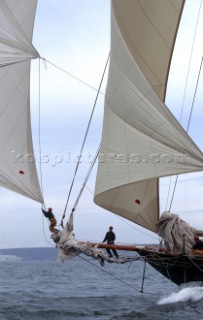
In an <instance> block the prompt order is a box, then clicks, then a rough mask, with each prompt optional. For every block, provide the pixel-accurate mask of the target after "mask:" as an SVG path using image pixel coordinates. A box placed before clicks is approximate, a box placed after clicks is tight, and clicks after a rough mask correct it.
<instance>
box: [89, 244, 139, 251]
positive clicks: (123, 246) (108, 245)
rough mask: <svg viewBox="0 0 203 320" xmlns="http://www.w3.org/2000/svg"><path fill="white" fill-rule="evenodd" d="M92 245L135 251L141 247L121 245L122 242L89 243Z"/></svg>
mask: <svg viewBox="0 0 203 320" xmlns="http://www.w3.org/2000/svg"><path fill="white" fill-rule="evenodd" d="M89 244H90V245H91V246H92V247H96V248H101V249H116V250H124V251H137V250H139V249H141V246H135V245H125V244H124V245H123V244H106V243H94V242H90V243H89Z"/></svg>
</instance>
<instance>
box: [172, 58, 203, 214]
mask: <svg viewBox="0 0 203 320" xmlns="http://www.w3.org/2000/svg"><path fill="white" fill-rule="evenodd" d="M202 64H203V56H202V59H201V63H200V68H199V73H198V77H197V82H196V86H195V92H194V95H193V100H192V106H191V109H190V115H189V119H188V124H187V129H186V132H188V131H189V128H190V123H191V119H192V113H193V110H194V104H195V98H196V95H197V89H198V85H199V79H200V75H201V71H202ZM177 182H178V175H177V176H176V180H175V185H174V189H173V194H172V198H171V203H170V207H169V211H170V210H171V206H172V203H173V199H174V195H175V190H176V186H177Z"/></svg>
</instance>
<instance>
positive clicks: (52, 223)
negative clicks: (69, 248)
mask: <svg viewBox="0 0 203 320" xmlns="http://www.w3.org/2000/svg"><path fill="white" fill-rule="evenodd" d="M42 212H43V214H44V216H45V217H46V218H48V219H49V221H50V226H49V230H50V231H51V232H52V233H55V234H56V233H58V232H59V230H58V229H56V228H55V226H56V224H57V221H56V218H55V216H54V214H53V212H52V208H48V211H46V210H44V209H43V208H42Z"/></svg>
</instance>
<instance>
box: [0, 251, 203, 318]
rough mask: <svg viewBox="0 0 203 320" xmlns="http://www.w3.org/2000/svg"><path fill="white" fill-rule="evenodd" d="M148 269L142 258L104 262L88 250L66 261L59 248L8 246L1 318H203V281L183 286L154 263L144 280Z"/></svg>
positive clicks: (0, 276)
mask: <svg viewBox="0 0 203 320" xmlns="http://www.w3.org/2000/svg"><path fill="white" fill-rule="evenodd" d="M1 253H2V251H0V254H1ZM142 274H143V263H142V262H135V263H134V262H133V263H131V264H122V265H118V264H106V265H105V266H104V267H103V268H101V267H100V265H99V263H98V262H97V261H94V260H91V259H89V258H88V259H87V258H86V257H84V256H81V257H76V258H74V259H71V260H68V261H66V262H65V263H60V262H58V261H57V252H56V251H55V249H54V248H41V249H21V250H20V249H18V250H13V251H12V250H11V251H7V252H5V251H4V252H3V255H2V256H1V258H0V320H22V319H25V320H41V319H49V320H62V319H63V320H65V319H67V320H72V319H83V320H92V319H101V320H110V319H111V320H115V319H119V320H124V319H125V320H126V319H129V320H130V319H131V320H132V319H140V320H141V319H145V320H148V319H150V320H152V319H153V320H156V319H157V320H158V319H160V320H161V319H163V320H165V319H167V320H169V319H170V320H171V319H180V320H183V319H184V320H186V319H187V320H190V319H192V320H200V319H202V320H203V287H201V286H200V285H198V284H188V285H184V286H182V287H177V286H176V285H174V284H172V283H171V282H170V281H168V280H167V279H165V278H164V277H163V276H162V275H160V274H159V273H157V272H156V271H154V270H153V269H152V268H151V267H149V266H147V268H146V273H145V281H144V284H143V283H142ZM142 285H143V290H141V289H142ZM140 291H143V293H141V292H140Z"/></svg>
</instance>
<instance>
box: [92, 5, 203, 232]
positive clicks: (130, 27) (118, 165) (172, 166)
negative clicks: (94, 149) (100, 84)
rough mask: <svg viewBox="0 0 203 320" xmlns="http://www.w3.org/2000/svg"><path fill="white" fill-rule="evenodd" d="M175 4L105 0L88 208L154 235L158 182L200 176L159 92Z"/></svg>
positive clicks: (199, 164) (198, 157) (201, 166)
mask: <svg viewBox="0 0 203 320" xmlns="http://www.w3.org/2000/svg"><path fill="white" fill-rule="evenodd" d="M183 4H184V1H183V0H174V1H171V0H164V1H162V0H153V1H149V0H142V1H139V0H125V1H123V0H112V22H111V28H112V29H111V61H110V70H109V78H108V84H107V90H106V99H105V113H104V124H103V135H102V146H101V154H100V159H99V160H100V161H99V165H98V173H97V181H96V190H95V202H96V203H97V204H98V205H100V206H101V207H104V208H105V209H107V210H110V211H112V212H115V213H117V214H119V215H121V216H123V217H125V218H127V219H129V220H131V221H134V222H135V223H137V224H139V225H141V226H143V227H145V228H147V229H149V230H151V231H156V222H157V220H158V216H159V195H158V178H159V177H163V176H168V175H174V174H180V173H186V172H192V171H198V170H203V156H202V153H201V152H200V150H199V149H198V148H197V147H196V145H195V144H194V143H193V142H192V141H191V139H190V138H189V136H188V135H187V134H186V132H185V131H184V130H183V129H182V128H181V126H180V125H179V123H178V122H177V121H176V120H175V118H174V117H173V115H172V114H171V113H170V111H169V110H168V109H167V108H166V107H165V105H164V103H163V100H164V98H165V89H166V83H167V77H168V70H169V66H170V61H171V55H172V51H173V47H174V41H175V37H176V33H177V28H178V25H179V20H180V17H181V13H182V8H183Z"/></svg>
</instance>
